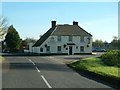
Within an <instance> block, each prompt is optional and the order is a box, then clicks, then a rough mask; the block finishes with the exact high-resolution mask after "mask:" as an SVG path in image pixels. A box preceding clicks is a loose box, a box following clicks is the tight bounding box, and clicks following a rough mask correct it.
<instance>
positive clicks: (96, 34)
mask: <svg viewBox="0 0 120 90" xmlns="http://www.w3.org/2000/svg"><path fill="white" fill-rule="evenodd" d="M2 14H3V15H4V16H5V17H7V19H8V21H9V24H10V25H11V24H12V25H13V26H14V27H15V28H16V30H17V31H18V32H19V34H20V36H21V38H22V39H25V38H26V37H31V38H35V39H39V36H40V35H42V34H44V33H45V32H46V31H47V30H48V29H49V28H50V27H51V21H52V20H56V21H57V24H72V22H73V21H78V22H79V26H81V27H82V28H83V29H85V30H86V31H87V32H89V33H91V34H92V35H93V39H102V40H103V41H108V42H110V41H111V40H112V39H113V36H118V3H117V2H76V3H73V2H72V3H70V2H66V3H65V2H44V3H43V2H16V3H14V2H4V3H2Z"/></svg>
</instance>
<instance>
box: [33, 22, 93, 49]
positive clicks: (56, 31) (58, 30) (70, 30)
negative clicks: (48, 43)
mask: <svg viewBox="0 0 120 90" xmlns="http://www.w3.org/2000/svg"><path fill="white" fill-rule="evenodd" d="M50 35H53V36H69V35H73V36H92V35H91V34H90V33H88V32H86V31H85V30H84V29H82V28H81V27H80V26H78V25H66V24H65V25H56V27H54V28H50V29H49V30H48V31H47V32H46V33H45V34H44V35H43V36H41V38H40V39H39V40H38V41H37V42H36V43H35V44H34V45H33V47H36V46H40V45H41V44H42V43H43V42H44V41H45V40H46V39H47V38H48V37H49V36H50Z"/></svg>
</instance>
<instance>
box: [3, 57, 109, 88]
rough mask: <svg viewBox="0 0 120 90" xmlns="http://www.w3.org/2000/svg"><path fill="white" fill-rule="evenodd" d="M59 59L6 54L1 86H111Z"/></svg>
mask: <svg viewBox="0 0 120 90" xmlns="http://www.w3.org/2000/svg"><path fill="white" fill-rule="evenodd" d="M60 59H63V58H61V57H57V56H56V57H54V56H44V57H43V56H6V57H5V61H4V62H3V64H2V88H111V87H110V86H107V85H105V84H102V83H100V82H97V81H94V80H92V79H89V78H87V77H84V76H82V75H80V74H78V73H76V72H75V71H73V70H72V69H70V68H69V67H67V66H66V65H65V63H64V62H63V60H60Z"/></svg>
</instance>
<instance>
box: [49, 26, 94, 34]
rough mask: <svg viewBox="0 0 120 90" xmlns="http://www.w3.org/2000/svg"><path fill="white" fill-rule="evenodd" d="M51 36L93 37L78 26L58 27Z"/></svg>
mask: <svg viewBox="0 0 120 90" xmlns="http://www.w3.org/2000/svg"><path fill="white" fill-rule="evenodd" d="M51 35H57V36H58V35H60V36H68V35H73V36H92V35H91V34H90V33H88V32H86V31H85V30H84V29H82V28H81V27H80V26H78V25H57V26H56V28H55V30H54V31H53V33H52V34H51Z"/></svg>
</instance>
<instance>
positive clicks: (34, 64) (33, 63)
mask: <svg viewBox="0 0 120 90" xmlns="http://www.w3.org/2000/svg"><path fill="white" fill-rule="evenodd" d="M26 59H28V60H29V61H30V62H31V63H32V64H33V65H34V66H35V68H36V69H37V71H38V72H40V70H39V69H38V68H37V66H36V65H35V63H34V62H33V61H32V60H31V59H29V58H27V57H26Z"/></svg>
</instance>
